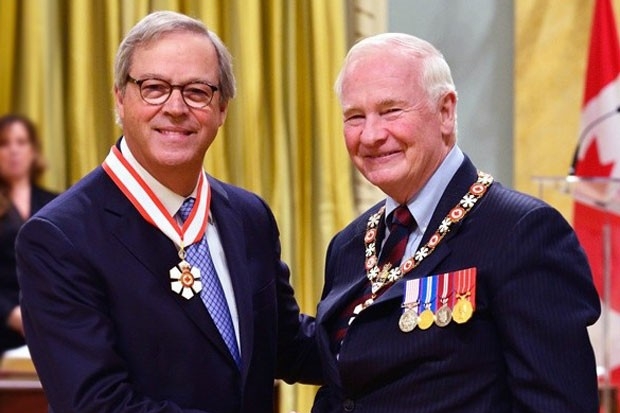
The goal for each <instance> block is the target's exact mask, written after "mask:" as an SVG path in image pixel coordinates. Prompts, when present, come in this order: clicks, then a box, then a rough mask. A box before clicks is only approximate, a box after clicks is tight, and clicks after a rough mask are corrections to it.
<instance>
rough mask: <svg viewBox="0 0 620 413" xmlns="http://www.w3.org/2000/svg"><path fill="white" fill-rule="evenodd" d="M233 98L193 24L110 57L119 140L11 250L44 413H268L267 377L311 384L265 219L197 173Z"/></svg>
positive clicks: (313, 361)
mask: <svg viewBox="0 0 620 413" xmlns="http://www.w3.org/2000/svg"><path fill="white" fill-rule="evenodd" d="M234 92H235V85H234V78H233V74H232V68H231V58H230V55H229V53H228V51H227V50H226V48H225V46H224V45H223V44H222V42H221V41H220V40H219V38H218V37H217V36H216V35H215V34H214V33H212V32H209V31H207V29H206V27H205V26H204V25H203V24H202V23H201V22H199V21H197V20H194V19H191V18H189V17H187V16H184V15H181V14H177V13H173V12H156V13H153V14H151V15H149V16H147V17H145V18H144V19H143V20H142V21H140V22H139V23H138V24H137V25H136V26H135V27H134V28H132V29H131V30H130V32H129V33H128V34H127V36H126V37H125V39H124V40H123V42H122V43H121V45H120V47H119V51H118V54H117V57H116V64H115V97H116V110H117V114H118V118H119V120H120V123H121V125H122V127H123V137H122V138H121V139H120V140H119V141H118V143H117V144H116V145H115V146H114V147H113V148H112V150H111V152H110V154H109V155H108V157H107V158H106V160H105V162H104V163H103V165H102V167H99V168H97V169H96V170H94V171H93V172H92V173H90V174H89V175H88V176H86V177H85V178H84V179H82V180H81V181H80V182H78V183H77V184H76V185H74V186H73V187H72V188H71V189H69V190H68V191H67V192H66V193H64V194H63V195H62V196H60V197H59V198H57V199H56V201H55V202H52V203H51V204H49V205H48V207H47V208H44V209H43V210H41V211H40V213H39V214H37V215H36V216H35V217H34V218H33V219H31V220H30V221H29V222H28V223H27V224H26V225H25V226H24V227H23V229H22V231H21V232H20V235H19V237H18V242H17V259H18V273H19V280H20V285H21V288H22V292H23V298H22V301H21V304H22V311H23V318H24V324H25V331H26V337H27V341H28V345H29V347H30V351H31V353H32V358H33V361H34V364H35V367H36V369H37V372H38V374H39V376H40V379H41V382H42V384H43V388H44V390H45V394H46V396H47V398H48V399H49V403H50V407H51V411H54V412H58V413H60V412H62V413H69V412H97V413H104V412H125V413H129V412H158V413H163V412H192V413H194V412H196V413H198V412H208V413H231V412H238V413H241V412H259V413H267V412H272V411H273V384H274V377H281V378H283V379H285V380H287V381H299V380H301V381H309V382H316V381H317V380H318V378H319V377H320V368H319V366H318V365H319V364H320V363H318V359H317V358H316V357H313V355H314V356H316V351H313V341H312V339H311V333H312V329H313V324H312V322H313V320H311V319H309V318H307V317H300V315H299V308H298V306H297V303H296V301H295V299H294V297H293V289H292V288H291V285H290V284H289V272H288V269H287V267H286V266H285V265H284V264H283V263H282V262H281V261H280V246H279V240H278V230H277V227H276V224H275V221H274V218H273V216H272V214H271V212H270V210H269V208H268V207H267V206H266V205H265V203H264V202H263V201H262V200H261V199H259V198H258V197H257V196H256V195H253V194H251V193H248V192H246V191H244V190H242V189H239V188H235V187H233V186H230V185H227V184H225V183H222V182H219V181H217V180H215V179H213V178H211V177H208V176H207V175H206V174H205V172H204V171H203V166H202V164H203V158H204V155H205V153H206V151H207V149H208V148H209V145H210V144H211V143H212V141H213V139H214V138H215V135H216V133H217V130H218V128H219V127H220V126H221V125H222V123H223V122H224V119H225V117H226V111H227V108H228V102H229V100H230V99H231V98H232V97H233V95H234Z"/></svg>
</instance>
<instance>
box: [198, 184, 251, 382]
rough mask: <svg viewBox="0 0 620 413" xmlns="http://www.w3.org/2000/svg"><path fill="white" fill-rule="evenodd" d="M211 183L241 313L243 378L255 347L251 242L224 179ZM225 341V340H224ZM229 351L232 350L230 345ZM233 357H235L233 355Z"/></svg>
mask: <svg viewBox="0 0 620 413" xmlns="http://www.w3.org/2000/svg"><path fill="white" fill-rule="evenodd" d="M209 185H210V186H211V213H212V214H213V218H214V220H215V222H216V224H217V228H218V234H219V236H220V242H221V243H222V248H223V249H224V251H225V255H226V263H227V266H228V272H229V273H230V278H231V282H232V286H233V291H234V294H235V303H236V306H237V314H238V316H239V339H240V342H241V360H242V368H241V372H242V378H243V381H245V379H246V377H247V374H248V368H249V365H250V361H251V360H252V349H253V348H254V334H253V333H252V332H253V331H254V314H253V306H252V291H251V290H250V288H249V287H248V286H250V285H251V283H250V279H249V277H250V274H248V271H247V268H248V263H247V245H246V236H245V232H244V228H243V223H242V221H241V219H240V217H239V214H238V213H237V212H236V211H235V210H234V209H233V206H232V205H231V203H230V200H229V198H228V194H227V193H226V189H225V187H224V185H222V183H220V182H219V181H217V180H215V179H213V178H211V177H209ZM218 336H219V334H218ZM220 341H221V342H222V344H224V342H223V340H220ZM226 353H227V354H229V351H228V349H227V348H226ZM231 360H232V357H231Z"/></svg>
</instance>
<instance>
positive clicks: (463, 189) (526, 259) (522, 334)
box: [312, 158, 600, 413]
mask: <svg viewBox="0 0 620 413" xmlns="http://www.w3.org/2000/svg"><path fill="white" fill-rule="evenodd" d="M476 175H477V171H476V168H475V167H474V166H473V165H472V163H471V162H470V161H469V159H467V158H466V159H465V160H464V162H463V164H462V165H461V167H460V168H459V170H458V171H457V173H456V174H455V176H454V177H453V179H452V180H451V182H450V183H449V185H448V187H447V189H446V190H445V192H444V194H443V196H442V198H441V200H440V202H439V204H438V205H437V207H436V210H435V211H434V213H433V216H432V220H431V222H430V225H429V227H428V229H427V231H426V233H425V234H424V237H423V240H422V242H423V243H425V242H426V241H427V240H428V239H429V237H430V236H431V235H432V233H434V232H435V231H436V229H437V228H438V226H439V224H440V222H441V220H442V219H443V218H444V217H445V216H446V215H447V213H448V212H449V211H450V209H451V208H453V207H454V206H455V205H457V203H458V201H459V200H460V199H461V197H462V196H463V195H464V194H466V193H467V190H468V188H469V186H470V185H471V184H472V183H473V182H475V180H476ZM381 205H382V204H381ZM379 207H380V205H377V206H375V207H374V208H372V209H371V210H370V211H368V212H366V213H365V214H363V215H362V216H361V217H360V218H358V219H357V220H355V221H354V222H353V223H351V224H350V225H349V226H348V227H346V228H345V229H344V230H343V231H342V232H340V233H339V234H337V235H336V237H335V238H334V239H333V240H332V242H331V244H330V247H329V250H328V254H327V265H326V273H325V287H324V291H323V295H322V299H321V302H320V303H319V305H318V312H317V339H318V341H319V348H320V352H321V357H322V362H323V364H324V370H325V375H326V382H327V385H325V386H324V387H322V388H321V389H320V390H319V392H318V393H317V396H316V400H315V405H314V407H313V409H312V412H313V413H328V412H329V413H332V412H342V411H355V412H373V413H380V412H386V413H388V412H389V413H400V412H403V413H404V412H407V413H409V412H416V413H431V412H432V413H458V412H463V413H465V412H466V413H474V412H475V413H517V412H518V413H522V412H523V413H525V412H538V413H596V412H598V400H597V380H596V371H595V361H594V356H593V351H592V348H591V345H590V341H589V337H588V333H587V331H586V326H587V325H589V324H592V323H593V322H594V321H595V320H596V319H597V317H598V316H599V313H600V303H599V299H598V296H597V293H596V291H595V288H594V286H593V283H592V279H591V274H590V270H589V266H588V263H587V260H586V257H585V255H584V252H583V251H582V249H581V247H580V245H579V243H578V241H577V239H576V237H575V234H574V233H573V231H572V229H571V227H570V226H569V224H568V223H567V222H566V221H565V220H564V219H563V218H562V216H561V215H560V214H559V213H558V212H557V211H555V210H554V209H553V208H551V207H549V206H548V205H546V204H545V203H543V202H542V201H540V200H537V199H534V198H531V197H529V196H526V195H524V194H520V193H517V192H515V191H512V190H509V189H506V188H504V187H502V186H501V184H499V183H494V184H493V185H492V186H491V187H490V188H489V191H488V192H487V194H486V195H485V196H484V198H482V199H481V200H479V202H478V203H477V204H476V205H475V206H474V208H473V209H472V210H471V212H470V213H469V215H468V216H467V217H466V218H465V219H464V220H463V221H461V222H459V223H457V224H455V225H453V226H452V229H451V231H450V232H449V233H448V234H447V235H446V237H445V238H444V240H443V241H442V242H441V243H440V244H439V245H438V247H437V248H436V249H435V251H434V252H433V253H432V254H431V255H429V256H428V257H427V258H426V259H424V260H423V261H422V262H421V264H420V265H419V266H418V267H417V268H416V269H414V270H413V271H411V272H410V273H408V274H406V276H405V279H404V280H402V279H401V280H400V281H398V282H397V283H395V284H394V285H393V286H392V287H390V288H389V289H388V290H387V291H386V292H385V293H384V294H383V295H381V296H380V297H379V299H378V300H377V301H376V302H375V303H374V304H372V305H371V306H370V307H368V308H367V309H365V310H364V311H362V313H361V314H360V315H359V316H358V317H357V318H356V319H355V320H354V321H353V323H352V324H351V325H350V327H349V329H348V332H347V335H346V336H345V338H344V341H343V344H342V347H341V350H340V354H339V359H338V361H337V360H336V358H335V356H334V354H332V352H331V351H330V343H329V340H330V339H329V332H330V330H331V328H332V325H333V322H334V319H335V318H336V317H338V315H339V314H340V313H341V311H342V308H343V306H345V305H347V304H349V303H350V302H352V301H353V300H354V299H355V298H357V296H358V295H357V294H359V290H360V287H361V286H362V285H363V284H364V283H368V281H367V279H366V276H365V270H364V233H365V228H366V223H367V220H368V217H369V215H370V214H373V213H374V212H376V211H377V210H378V208H379ZM470 267H476V268H477V290H476V311H475V313H474V315H473V317H472V319H470V320H469V321H468V322H467V323H465V324H457V323H455V322H452V323H450V324H449V325H448V326H446V327H443V328H442V327H438V326H436V325H433V326H432V327H430V328H429V329H428V330H420V329H419V328H416V329H415V330H413V331H412V332H410V333H403V332H402V331H400V329H399V327H398V320H399V317H400V315H401V314H402V311H403V310H402V308H401V304H402V301H403V295H404V289H403V285H404V281H405V280H406V279H412V278H420V277H424V276H428V275H435V274H441V273H445V272H451V271H456V270H460V269H466V268H470Z"/></svg>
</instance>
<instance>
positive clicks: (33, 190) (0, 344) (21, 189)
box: [0, 114, 56, 355]
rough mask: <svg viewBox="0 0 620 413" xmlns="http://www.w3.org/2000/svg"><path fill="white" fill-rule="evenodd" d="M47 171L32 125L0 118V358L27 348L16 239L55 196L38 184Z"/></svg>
mask: <svg viewBox="0 0 620 413" xmlns="http://www.w3.org/2000/svg"><path fill="white" fill-rule="evenodd" d="M44 169H45V165H44V162H43V156H42V155H41V146H40V143H39V138H38V136H37V131H36V128H35V125H34V124H33V122H32V121H31V120H30V119H28V118H27V117H25V116H21V115H15V114H9V115H4V116H2V117H0V320H1V321H0V355H1V354H2V353H3V352H4V351H6V350H8V349H12V348H15V347H19V346H22V345H24V344H25V343H24V330H23V326H22V316H21V310H20V306H19V285H18V283H17V275H16V269H15V238H16V237H17V232H18V231H19V229H20V228H21V226H22V225H23V224H24V222H26V220H27V219H28V218H30V216H32V215H33V214H34V213H35V212H37V211H38V210H39V209H41V207H43V205H45V204H47V203H48V202H49V201H51V200H52V199H53V198H54V197H55V196H56V194H55V193H53V192H50V191H47V190H45V189H43V188H41V187H40V186H39V185H38V184H37V182H38V180H39V178H40V176H41V174H42V173H43V171H44Z"/></svg>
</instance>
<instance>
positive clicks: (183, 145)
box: [115, 32, 227, 192]
mask: <svg viewBox="0 0 620 413" xmlns="http://www.w3.org/2000/svg"><path fill="white" fill-rule="evenodd" d="M218 73H219V72H218V58H217V53H216V51H215V47H214V46H213V44H212V43H211V40H210V39H209V38H208V37H206V36H204V35H200V34H196V33H191V32H173V33H168V34H165V35H164V36H163V37H160V38H158V39H156V40H154V41H152V42H150V43H147V44H144V45H140V46H138V47H137V48H136V50H135V52H134V54H133V56H132V61H131V66H130V70H129V75H130V76H131V77H132V78H134V79H138V80H142V79H146V78H157V79H162V80H165V81H167V82H169V83H171V84H175V85H179V84H186V83H190V82H194V81H203V82H207V83H209V84H212V85H219V81H220V79H219V75H218ZM115 96H116V107H117V112H118V115H119V117H120V119H121V122H122V125H123V134H124V136H125V139H126V141H127V145H128V146H129V149H130V150H131V152H132V154H133V155H134V156H135V158H136V160H137V161H138V162H139V163H140V165H142V166H143V167H144V168H145V169H146V170H147V171H148V172H149V173H150V174H151V175H153V176H154V177H155V178H156V179H157V180H158V181H160V182H161V183H163V184H164V185H166V186H168V187H169V188H171V189H173V190H175V191H176V192H179V191H178V190H176V188H175V187H177V186H180V183H179V182H178V180H179V178H181V179H182V180H187V182H188V185H189V183H190V182H191V183H192V188H193V185H194V184H195V183H196V177H197V175H198V173H199V171H200V169H201V168H202V162H203V159H204V156H205V153H206V151H207V149H208V148H209V146H210V145H211V143H212V142H213V140H214V139H215V136H216V134H217V131H218V128H219V127H220V126H221V125H222V124H223V123H224V120H225V118H226V110H227V104H226V103H222V101H221V96H220V93H219V92H216V93H215V95H214V97H213V100H212V101H211V103H210V104H209V105H208V106H206V107H204V108H201V109H194V108H190V107H189V106H187V105H186V104H185V102H184V101H183V98H182V96H181V92H180V90H178V89H174V90H173V91H172V94H171V96H170V98H169V99H168V100H167V101H166V102H165V103H164V104H162V105H149V104H147V103H146V102H144V101H143V100H142V98H141V97H140V88H139V87H138V86H137V85H136V84H135V83H133V82H129V83H127V84H126V85H125V89H124V90H120V89H117V90H115ZM183 191H184V192H185V190H183Z"/></svg>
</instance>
